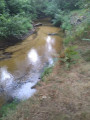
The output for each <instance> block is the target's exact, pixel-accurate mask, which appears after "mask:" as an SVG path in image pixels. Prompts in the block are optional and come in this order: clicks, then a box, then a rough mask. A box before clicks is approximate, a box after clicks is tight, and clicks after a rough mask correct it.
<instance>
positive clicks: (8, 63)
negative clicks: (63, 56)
mask: <svg viewBox="0 0 90 120" xmlns="http://www.w3.org/2000/svg"><path fill="white" fill-rule="evenodd" d="M42 21H43V23H44V25H43V26H40V27H38V28H37V29H38V30H37V34H36V35H35V34H33V35H31V36H29V37H28V38H27V39H25V40H24V41H23V42H21V43H20V44H17V45H14V46H10V47H8V48H7V49H5V52H6V53H12V54H10V55H11V57H10V58H9V59H4V60H1V61H0V106H1V105H2V104H3V103H5V102H6V101H8V100H9V99H10V98H13V99H18V100H26V99H28V98H30V97H31V96H32V95H33V94H34V93H35V92H36V89H33V86H35V85H36V84H37V82H38V81H39V80H40V75H41V72H42V70H43V68H44V67H45V66H47V65H52V64H53V62H54V58H55V57H56V56H57V54H58V53H59V52H60V50H61V49H62V37H60V36H58V35H55V36H54V35H53V36H51V35H48V34H49V33H58V32H59V31H60V28H57V27H54V26H50V25H51V23H49V22H47V21H46V20H42ZM42 21H40V22H42Z"/></svg>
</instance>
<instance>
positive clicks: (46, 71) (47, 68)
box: [41, 66, 52, 80]
mask: <svg viewBox="0 0 90 120" xmlns="http://www.w3.org/2000/svg"><path fill="white" fill-rule="evenodd" d="M51 72H52V66H51V67H45V69H44V72H43V73H42V74H41V79H42V80H44V76H47V75H49V74H50V73H51Z"/></svg>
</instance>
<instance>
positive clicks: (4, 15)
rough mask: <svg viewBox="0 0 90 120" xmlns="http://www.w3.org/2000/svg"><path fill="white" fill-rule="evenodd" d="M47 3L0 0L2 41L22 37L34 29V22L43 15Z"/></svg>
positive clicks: (36, 0) (0, 36)
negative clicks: (12, 37)
mask: <svg viewBox="0 0 90 120" xmlns="http://www.w3.org/2000/svg"><path fill="white" fill-rule="evenodd" d="M46 1H47V0H46ZM46 1H45V2H46ZM45 2H43V0H8V1H7V0H0V40H2V39H6V38H7V37H11V36H21V35H22V34H25V33H27V32H28V30H30V29H32V27H33V26H32V21H33V20H35V19H36V18H38V17H40V16H41V15H43V9H44V8H45ZM42 3H43V5H42Z"/></svg>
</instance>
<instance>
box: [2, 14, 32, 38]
mask: <svg viewBox="0 0 90 120" xmlns="http://www.w3.org/2000/svg"><path fill="white" fill-rule="evenodd" d="M31 28H32V25H31V24H30V19H29V18H26V17H23V16H20V15H15V16H9V15H7V16H6V15H1V16H0V37H1V38H7V36H21V35H22V34H24V33H26V32H27V31H28V30H29V29H31Z"/></svg>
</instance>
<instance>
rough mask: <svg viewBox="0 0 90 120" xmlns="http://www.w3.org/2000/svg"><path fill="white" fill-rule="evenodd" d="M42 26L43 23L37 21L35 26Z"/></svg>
mask: <svg viewBox="0 0 90 120" xmlns="http://www.w3.org/2000/svg"><path fill="white" fill-rule="evenodd" d="M38 26H42V23H37V24H35V25H34V27H38Z"/></svg>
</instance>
